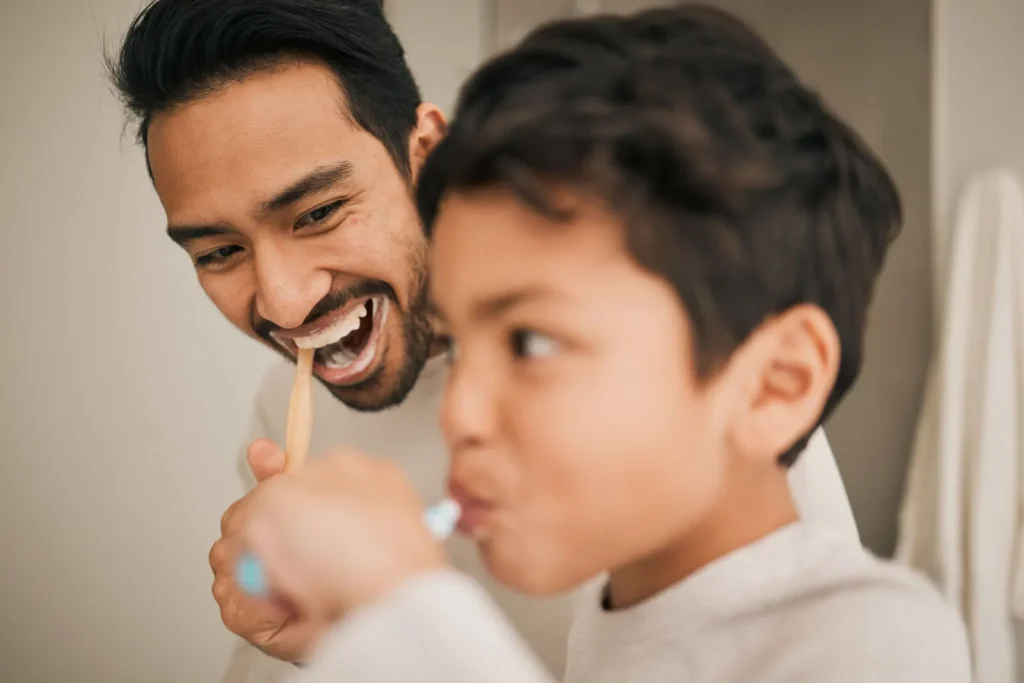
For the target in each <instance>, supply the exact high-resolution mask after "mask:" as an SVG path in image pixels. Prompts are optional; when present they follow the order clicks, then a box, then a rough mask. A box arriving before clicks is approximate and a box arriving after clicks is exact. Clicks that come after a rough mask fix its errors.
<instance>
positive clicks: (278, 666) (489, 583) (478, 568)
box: [222, 358, 859, 683]
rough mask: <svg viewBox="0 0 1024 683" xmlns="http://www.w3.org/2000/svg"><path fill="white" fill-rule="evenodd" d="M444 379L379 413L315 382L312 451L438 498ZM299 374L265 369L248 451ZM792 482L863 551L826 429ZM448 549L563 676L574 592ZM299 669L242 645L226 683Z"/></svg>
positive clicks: (436, 370) (433, 379) (279, 435)
mask: <svg viewBox="0 0 1024 683" xmlns="http://www.w3.org/2000/svg"><path fill="white" fill-rule="evenodd" d="M444 376H445V366H444V363H443V359H440V358H438V359H434V360H431V361H430V362H429V363H428V364H427V367H426V368H425V369H424V371H423V373H422V374H421V376H420V379H419V381H418V383H417V385H416V388H415V389H414V390H413V391H412V392H411V393H410V395H409V396H408V397H407V399H406V400H405V401H404V402H403V403H402V404H401V405H399V406H396V407H394V408H392V409H389V410H386V411H381V412H377V413H361V412H356V411H353V410H350V409H348V408H347V407H345V406H344V404H342V403H341V402H340V401H338V400H337V399H335V398H334V397H333V396H331V395H330V394H329V393H328V392H327V390H326V389H324V388H323V387H322V386H320V385H319V384H316V386H315V389H314V423H313V424H314V428H313V437H312V442H311V445H310V453H311V454H312V455H313V456H314V457H315V455H316V454H318V453H324V452H327V451H329V450H330V449H332V448H337V447H339V446H341V447H351V448H355V449H358V450H360V451H363V452H365V453H367V454H369V455H374V456H380V457H387V458H390V459H392V460H393V461H394V462H396V463H397V464H399V465H400V466H401V467H402V468H403V470H404V471H405V472H406V474H407V475H408V477H409V479H410V480H411V481H412V483H413V485H414V486H415V488H416V489H417V491H418V493H419V494H420V496H421V497H422V498H423V499H424V500H425V501H427V502H430V501H434V500H437V499H439V498H441V497H442V496H443V495H444V491H445V484H446V477H447V451H446V449H445V446H444V440H443V438H442V435H441V432H440V429H439V427H438V423H437V411H438V408H439V405H440V398H441V392H442V389H443V387H444ZM293 377H294V366H293V365H292V364H289V363H281V364H279V365H277V366H275V367H273V368H271V369H270V371H268V373H267V375H266V376H265V378H264V380H263V382H262V384H261V387H260V390H259V393H258V395H257V398H256V405H255V412H254V416H253V420H252V429H251V433H250V438H249V440H248V441H247V442H246V445H248V443H250V442H251V441H252V440H254V439H256V438H268V439H272V440H274V441H275V442H277V443H279V444H283V443H284V436H285V435H284V428H285V422H286V418H287V410H288V400H289V395H290V392H291V386H292V380H293ZM240 466H241V467H242V469H243V471H244V472H246V478H247V482H248V483H249V484H252V483H253V482H252V479H251V476H250V475H248V472H247V469H246V468H245V464H244V458H243V460H242V462H241V463H240ZM790 486H791V488H792V490H793V495H794V498H795V500H796V503H797V507H798V508H799V510H800V512H801V516H802V518H803V519H804V521H805V522H806V523H808V524H811V525H815V526H824V527H827V528H830V529H832V530H834V531H835V532H836V533H837V534H838V535H839V536H840V537H841V538H844V539H845V541H846V542H849V543H850V544H851V545H853V546H859V537H858V534H857V527H856V524H855V522H854V519H853V513H852V511H851V509H850V504H849V500H848V498H847V495H846V490H845V488H844V487H843V483H842V479H841V477H840V474H839V470H838V467H837V466H836V462H835V458H834V457H833V455H832V450H831V448H830V447H829V444H828V441H827V440H826V438H825V435H824V433H823V432H822V431H821V430H818V431H817V432H816V433H815V434H814V436H813V437H812V438H811V442H810V444H809V445H808V448H807V451H805V453H804V454H803V455H802V456H801V458H800V460H799V461H797V464H796V465H795V466H794V467H793V468H792V470H791V471H790ZM447 549H448V552H449V556H450V557H451V560H452V563H453V565H454V566H455V567H456V568H458V569H459V570H461V571H462V572H464V573H465V574H468V575H469V576H470V577H472V578H473V579H475V580H476V581H477V582H478V583H479V584H480V585H481V586H483V587H484V588H485V589H486V590H487V591H488V592H489V593H490V595H491V597H492V598H493V599H494V601H495V602H496V603H497V604H498V605H499V607H500V608H501V610H502V611H503V612H504V614H505V615H506V616H507V617H508V619H509V620H510V621H511V622H512V624H513V625H514V626H515V628H516V630H517V631H518V632H519V633H520V634H521V635H522V637H523V639H524V640H525V642H526V643H527V644H528V645H529V647H530V648H531V649H532V650H533V652H535V653H536V654H537V656H538V657H539V659H540V661H541V662H543V664H544V665H545V666H546V667H547V668H548V669H550V670H551V671H553V672H554V673H555V674H556V675H561V672H562V670H563V667H564V662H565V648H566V640H567V636H568V633H569V625H570V622H571V619H572V614H573V599H574V596H573V595H565V596H560V597H555V598H545V599H531V598H526V597H523V596H521V595H518V594H516V593H513V592H512V591H510V590H508V589H506V588H504V587H503V586H501V585H499V584H497V583H496V582H495V581H494V580H493V579H491V578H490V577H489V576H488V575H487V573H486V571H484V569H483V566H482V564H481V563H480V561H479V558H478V557H477V553H476V550H475V548H474V547H473V546H472V544H471V543H469V542H468V541H465V540H463V539H459V538H454V539H452V540H451V541H449V542H448V544H447ZM456 592H458V591H456ZM478 609H479V608H478ZM294 672H295V667H294V666H293V665H291V664H289V663H285V662H281V661H279V660H276V659H273V658H272V657H269V656H267V655H266V654H264V653H262V652H261V651H259V650H258V649H256V648H254V647H252V646H251V645H249V644H248V643H245V642H244V641H243V642H239V643H238V645H237V646H236V650H235V651H234V653H233V655H232V658H231V662H230V664H229V667H228V670H227V671H226V673H225V675H224V677H223V679H222V683H281V682H282V681H285V680H287V679H288V677H289V676H290V675H292V674H294ZM419 680H429V679H426V678H420V679H419ZM490 680H495V679H493V678H491V679H490ZM509 680H516V679H514V678H509Z"/></svg>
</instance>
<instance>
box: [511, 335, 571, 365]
mask: <svg viewBox="0 0 1024 683" xmlns="http://www.w3.org/2000/svg"><path fill="white" fill-rule="evenodd" d="M510 341H511V345H512V353H513V354H514V355H515V357H516V358H524V359H535V358H549V357H551V356H553V355H555V354H556V353H558V351H559V344H558V342H557V341H555V340H554V339H552V338H551V337H548V336H546V335H543V334H540V333H539V332H532V331H530V330H515V331H514V332H513V333H512V338H511V340H510Z"/></svg>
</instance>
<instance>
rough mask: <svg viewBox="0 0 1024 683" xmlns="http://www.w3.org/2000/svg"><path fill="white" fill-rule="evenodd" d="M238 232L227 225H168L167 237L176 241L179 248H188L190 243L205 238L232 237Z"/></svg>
mask: <svg viewBox="0 0 1024 683" xmlns="http://www.w3.org/2000/svg"><path fill="white" fill-rule="evenodd" d="M236 232H237V231H236V230H232V229H231V228H230V227H228V226H226V225H219V224H215V225H173V224H172V225H168V226H167V236H168V237H170V238H171V239H172V240H174V243H175V244H177V245H178V246H179V247H182V248H187V247H188V245H189V243H191V242H194V241H196V240H198V239H201V238H203V237H216V236H218V235H232V234H235V233H236Z"/></svg>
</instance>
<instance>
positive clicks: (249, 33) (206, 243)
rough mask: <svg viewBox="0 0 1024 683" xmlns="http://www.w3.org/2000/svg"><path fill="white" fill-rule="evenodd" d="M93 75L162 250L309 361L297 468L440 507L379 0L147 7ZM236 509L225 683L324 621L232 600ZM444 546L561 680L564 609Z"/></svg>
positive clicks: (269, 459)
mask: <svg viewBox="0 0 1024 683" xmlns="http://www.w3.org/2000/svg"><path fill="white" fill-rule="evenodd" d="M112 76H113V80H114V83H115V85H116V87H117V89H118V91H119V92H120V93H121V95H122V97H123V100H124V102H125V105H126V107H127V109H128V110H129V111H130V112H131V113H132V114H133V115H135V117H136V118H137V119H138V122H139V139H140V142H141V143H142V144H143V145H144V146H145V148H146V153H147V162H148V165H149V169H150V174H151V176H152V179H153V184H154V187H155V188H156V191H157V194H158V195H159V197H160V200H161V202H162V204H163V206H164V209H165V211H166V213H167V222H168V228H167V231H168V235H169V236H170V237H171V239H172V240H173V241H174V242H176V243H177V244H178V245H179V246H180V247H181V248H183V249H184V250H185V251H186V252H187V253H188V254H189V256H190V257H191V259H192V261H193V262H194V264H195V267H196V273H197V276H198V279H199V283H200V285H201V286H202V287H203V289H204V291H205V292H206V293H207V295H208V296H209V297H210V299H211V300H212V301H213V302H214V303H215V304H216V306H217V307H218V309H219V310H220V311H221V312H222V313H223V314H224V315H225V316H226V317H227V318H228V319H229V320H230V321H231V322H232V323H233V324H234V325H235V326H236V327H238V328H239V329H240V330H241V331H243V332H244V333H246V334H248V335H249V336H251V337H253V338H254V339H256V340H258V341H260V342H262V343H263V344H265V345H267V346H268V347H270V348H272V349H274V350H276V351H278V352H279V353H281V355H283V356H284V357H286V358H287V359H289V360H291V359H292V358H293V355H294V350H295V348H296V345H297V344H298V343H307V342H308V343H311V344H312V345H314V346H316V347H317V348H318V351H317V354H316V364H315V372H316V375H317V377H318V378H319V380H320V383H321V386H320V387H319V388H318V395H317V396H316V397H315V401H316V415H315V424H316V432H315V434H314V436H313V442H312V448H311V450H312V452H313V453H314V454H315V453H317V452H318V451H323V450H324V449H326V448H328V447H329V446H334V445H338V444H344V445H346V446H348V447H352V448H356V449H359V450H363V451H365V452H368V453H371V454H375V455H382V456H387V457H391V458H394V459H395V460H396V461H397V462H398V463H399V464H400V465H401V466H402V467H403V468H404V469H405V471H406V473H407V474H408V475H409V477H410V479H411V480H412V481H413V482H414V483H415V485H416V486H417V487H418V489H419V490H418V493H419V494H420V495H421V496H422V497H423V498H425V499H428V500H429V499H433V498H436V497H438V496H440V495H441V493H442V491H443V488H444V480H445V473H446V454H445V449H444V446H443V441H442V438H441V435H440V432H439V430H438V428H437V425H436V420H435V414H436V408H437V402H438V399H439V396H440V390H441V387H442V384H443V382H444V376H445V367H444V364H443V359H442V358H440V357H439V356H438V353H437V352H438V351H439V350H440V349H441V348H443V341H440V340H435V338H434V335H433V332H432V329H431V324H430V320H429V316H428V310H429V309H428V304H427V296H426V291H427V280H428V274H427V272H426V265H425V264H426V261H427V251H428V244H427V242H426V240H425V238H424V237H423V233H422V231H421V228H420V225H419V222H418V218H417V216H416V211H415V208H414V206H413V202H412V198H411V189H412V186H413V183H414V180H415V178H416V175H417V174H418V172H419V169H420V167H421V166H422V164H423V162H424V160H425V158H426V157H427V155H428V154H429V153H430V151H431V150H432V149H433V147H434V146H435V145H436V144H437V143H438V141H439V140H440V139H441V137H442V136H443V135H444V131H445V119H444V116H443V114H442V113H441V112H440V111H439V110H438V108H437V107H435V106H433V105H430V104H425V103H422V102H421V100H420V95H419V92H418V89H417V87H416V84H415V82H414V80H413V78H412V75H411V73H410V71H409V69H408V67H407V65H406V64H405V59H404V55H403V51H402V48H401V45H400V44H399V43H398V40H397V38H396V36H395V35H394V33H393V31H392V30H391V28H390V27H389V25H388V24H387V21H386V20H385V18H384V15H383V10H382V8H381V3H380V2H379V0H156V1H155V2H153V3H152V4H151V5H149V6H148V7H147V8H146V9H145V10H143V11H142V13H141V14H140V15H139V16H138V18H137V19H136V20H135V22H133V24H132V26H131V27H130V29H129V31H128V34H127V36H126V38H125V40H124V44H123V46H122V48H121V50H120V52H119V54H118V56H117V58H116V59H115V60H114V61H113V62H112ZM291 372H292V371H291V365H290V363H288V364H283V365H282V366H280V367H278V368H275V369H274V370H272V371H271V372H270V373H269V374H268V376H267V378H266V380H265V381H264V383H263V386H262V388H261V390H260V394H259V396H258V398H257V403H256V414H255V419H254V437H265V438H266V439H269V441H257V442H255V443H254V444H253V445H252V446H251V447H250V448H249V453H248V456H249V464H250V467H251V468H252V470H253V473H254V474H255V475H256V478H257V480H264V479H266V478H268V477H271V476H274V475H276V474H278V473H280V472H281V470H282V468H283V457H282V454H281V452H280V450H279V449H278V448H277V447H276V446H275V445H274V443H283V440H284V433H283V426H284V420H285V416H286V409H287V395H288V390H289V387H290V384H291ZM331 397H333V399H337V400H332V398H331ZM385 409H389V410H385ZM809 450H810V452H809V453H807V454H806V455H805V456H804V458H803V459H802V461H801V464H800V465H799V466H797V467H796V468H795V469H794V470H793V472H792V474H791V478H790V484H791V486H792V487H793V491H794V495H795V497H796V498H797V501H798V504H799V506H800V508H801V511H802V513H803V515H804V516H805V517H806V518H810V519H812V520H815V521H820V522H822V523H830V524H833V525H837V526H840V527H842V528H843V529H844V530H845V531H847V532H848V533H849V535H850V537H851V539H855V538H856V530H855V527H854V525H853V520H852V516H851V514H850V510H849V506H848V503H847V501H846V496H845V492H844V490H843V488H842V483H841V481H840V479H839V476H838V472H837V470H836V468H835V463H834V461H833V459H832V455H831V452H830V450H829V449H828V446H827V443H826V442H825V441H824V437H823V436H822V435H821V434H820V433H819V434H818V435H817V436H816V437H815V438H814V439H812V444H811V447H810V449H809ZM246 500H247V499H245V498H243V499H242V500H241V501H239V502H237V503H236V504H235V505H233V506H232V507H231V508H230V509H229V510H228V512H227V513H225V517H224V520H223V524H222V533H223V536H222V538H221V539H220V540H219V541H218V542H217V544H216V545H215V546H214V548H213V549H212V551H211V564H212V565H213V569H214V574H215V581H214V595H215V597H216V599H217V602H218V604H219V605H220V607H221V612H222V617H223V619H224V622H225V624H226V625H227V627H228V628H229V629H231V630H232V631H233V632H235V633H237V634H238V635H240V636H241V637H242V638H243V639H244V640H245V641H247V643H248V644H243V645H242V646H241V647H240V649H239V650H238V652H237V653H236V655H235V658H234V659H233V661H232V665H231V668H230V670H229V672H228V675H227V677H226V679H225V681H226V682H227V681H249V682H252V681H274V680H279V679H280V677H281V676H282V675H284V674H286V673H287V672H289V671H290V670H291V669H292V668H293V667H292V664H291V663H292V662H301V661H303V660H304V659H305V658H306V657H308V655H309V653H310V650H311V647H312V646H313V644H315V643H316V642H317V640H318V638H319V636H320V635H321V634H322V633H323V632H324V630H325V628H326V625H325V624H320V623H313V622H310V621H308V620H304V619H302V618H300V617H298V616H297V615H295V614H292V613H290V612H289V611H288V610H287V609H286V608H285V607H283V606H268V605H263V604H259V603H255V602H252V601H249V600H247V599H245V598H244V597H243V596H242V595H241V594H240V593H239V592H238V590H237V589H236V587H235V585H234V581H233V577H232V570H233V567H234V561H235V558H236V557H237V553H238V548H239V539H238V530H239V528H240V526H241V524H242V520H243V519H244V518H245V515H246ZM449 550H450V552H451V554H452V557H453V561H454V563H455V564H456V566H459V567H460V568H462V569H464V570H466V571H468V572H469V573H471V574H473V575H474V576H477V577H480V578H481V579H482V580H483V581H484V583H485V585H487V586H489V587H491V588H492V589H493V590H494V591H495V594H496V597H497V598H498V601H499V603H500V604H501V605H502V606H503V607H504V608H505V609H506V611H507V612H508V613H509V615H510V617H511V618H512V620H513V621H514V623H515V624H516V625H517V627H518V628H519V629H520V630H521V632H522V633H523V635H524V636H525V637H526V639H527V641H528V642H529V643H530V644H531V646H532V647H533V648H535V650H536V651H537V652H538V654H539V655H540V656H541V658H542V659H543V660H544V661H545V662H546V663H547V664H548V666H550V667H551V668H552V669H554V670H555V671H556V673H557V672H558V671H560V669H561V667H562V660H563V656H564V655H563V650H564V644H565V635H566V631H567V628H568V619H569V612H570V608H569V600H568V598H561V599H554V600H549V601H545V602H538V601H527V600H526V599H524V598H521V597H518V596H515V595H512V594H511V593H508V592H504V591H501V590H500V589H498V588H497V587H495V586H494V583H493V582H492V581H490V580H488V579H487V578H486V576H485V574H484V572H483V571H482V570H481V568H480V566H479V565H478V561H477V560H476V558H475V553H474V551H473V549H472V548H471V547H470V546H469V545H468V544H460V543H458V542H452V544H451V545H450V547H449ZM250 644H251V645H250Z"/></svg>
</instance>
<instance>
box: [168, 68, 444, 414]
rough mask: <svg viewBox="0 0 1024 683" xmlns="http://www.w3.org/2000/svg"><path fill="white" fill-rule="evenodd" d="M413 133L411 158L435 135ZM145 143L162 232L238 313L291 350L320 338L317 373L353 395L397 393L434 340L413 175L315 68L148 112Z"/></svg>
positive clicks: (378, 401)
mask: <svg viewBox="0 0 1024 683" xmlns="http://www.w3.org/2000/svg"><path fill="white" fill-rule="evenodd" d="M431 115H432V116H434V117H435V118H434V119H433V121H432V123H433V124H436V126H435V127H436V129H437V130H436V131H434V132H436V134H437V136H439V135H440V132H441V127H442V126H443V120H442V119H440V118H439V117H440V115H439V114H436V112H431ZM421 124H422V120H421ZM420 132H421V131H420V130H419V129H417V131H416V132H414V134H413V138H412V140H411V142H410V147H411V150H410V151H411V156H412V164H413V168H414V172H415V171H416V170H418V167H419V163H420V161H421V160H422V154H425V153H426V151H427V148H428V147H429V146H431V145H432V144H433V142H434V140H432V139H431V136H430V134H429V132H428V134H427V135H420V134H419V133H420ZM148 152H149V160H150V165H151V167H152V171H153V181H154V184H155V186H156V190H157V193H158V194H159V196H160V200H161V201H162V202H163V206H164V209H165V211H166V213H167V222H168V225H169V228H168V233H169V234H170V236H171V238H172V239H174V240H175V241H176V242H177V243H178V244H180V245H181V246H182V247H183V248H184V249H185V250H186V251H187V252H188V254H189V255H190V256H191V258H192V260H193V262H194V263H195V267H196V273H197V274H198V277H199V283H200V284H201V285H202V287H203V289H204V290H205V291H206V293H207V295H209V297H210V298H211V299H212V300H213V302H214V303H215V304H216V306H217V308H219V309H220V311H221V312H222V313H223V314H224V315H225V316H226V317H227V318H228V319H229V320H230V321H231V322H232V323H234V325H235V326H236V327H238V328H239V329H240V330H242V331H243V332H245V333H246V334H248V335H250V336H252V337H254V338H256V339H259V340H261V341H263V342H264V343H266V344H268V345H269V346H271V347H272V348H274V349H276V350H277V351H279V352H281V353H283V354H285V355H287V356H288V357H294V356H295V352H296V348H297V347H302V346H306V347H308V346H313V347H315V348H317V349H318V350H317V352H316V362H315V366H314V369H315V372H316V374H317V376H318V377H319V378H320V379H321V380H322V381H323V382H324V383H325V384H326V385H327V386H328V387H329V388H330V390H331V392H332V393H333V394H334V395H335V396H336V397H337V398H339V399H340V400H342V401H343V402H345V403H346V404H348V405H349V406H351V407H353V408H356V409H359V410H379V409H382V408H386V407H388V406H390V405H394V404H395V403H398V402H400V401H401V400H402V399H403V398H404V397H405V395H406V394H407V393H408V392H409V390H411V388H412V386H413V385H414V384H415V381H416V378H417V376H418V375H419V372H420V370H421V368H422V366H423V363H424V362H425V360H426V357H427V355H428V353H429V349H430V345H431V339H432V333H431V330H430V327H429V324H428V320H427V315H426V310H427V309H426V287H427V271H426V266H427V242H426V239H425V238H424V236H423V234H422V230H421V228H420V223H419V219H418V217H417V215H416V212H415V208H414V206H413V203H412V198H411V194H410V183H409V180H408V179H407V178H406V177H404V175H403V174H402V173H401V172H400V171H399V170H398V168H397V167H396V166H395V164H394V162H393V161H392V159H391V157H390V156H389V155H388V153H387V151H386V150H385V148H384V146H383V145H382V144H381V143H380V142H379V141H378V140H377V139H376V138H375V137H373V136H372V135H371V134H370V133H368V132H366V131H364V130H362V129H361V128H359V127H358V126H357V125H356V124H355V123H353V122H352V121H351V120H350V117H349V116H348V114H347V112H346V105H345V104H344V96H343V94H342V91H341V89H340V87H339V85H338V83H337V81H336V79H335V78H334V75H333V74H332V73H331V72H330V71H329V70H328V69H327V68H326V67H323V66H320V65H317V64H312V63H291V64H286V65H282V66H280V67H278V68H275V69H273V70H268V71H265V72H261V73H257V74H255V75H252V76H249V77H247V78H245V79H243V80H241V81H239V82H236V83H232V84H230V85H228V86H226V87H224V88H223V89H221V90H219V91H217V92H216V93H214V94H212V95H209V96H206V97H203V98H201V99H198V100H195V101H192V102H189V103H187V104H184V105H181V106H179V107H176V108H174V109H172V110H171V111H169V112H167V113H165V114H162V115H159V116H157V117H155V118H154V119H153V121H152V125H151V126H150V129H149V137H148Z"/></svg>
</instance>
